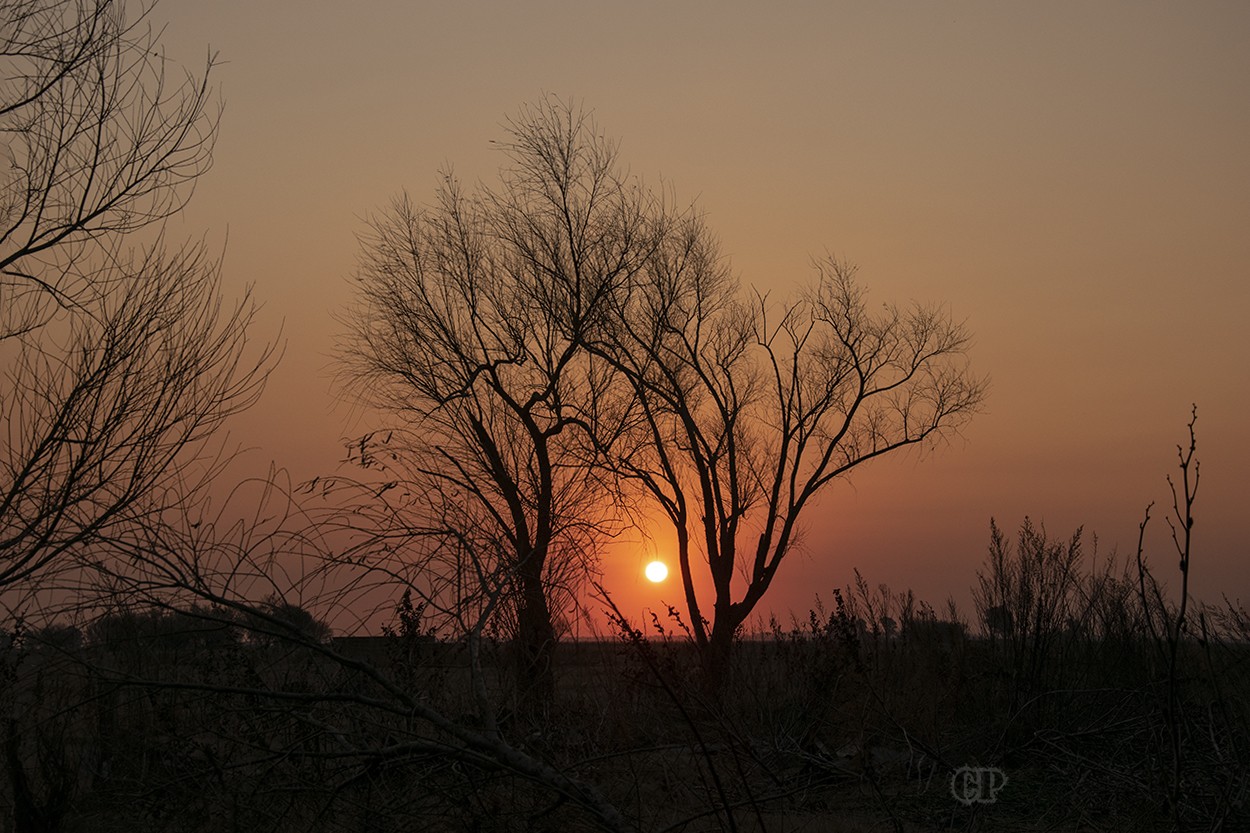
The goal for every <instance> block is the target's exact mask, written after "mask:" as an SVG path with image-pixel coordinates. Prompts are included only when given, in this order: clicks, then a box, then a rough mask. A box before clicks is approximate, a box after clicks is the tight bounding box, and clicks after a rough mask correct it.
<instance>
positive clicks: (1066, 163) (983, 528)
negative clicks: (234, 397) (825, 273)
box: [156, 0, 1250, 616]
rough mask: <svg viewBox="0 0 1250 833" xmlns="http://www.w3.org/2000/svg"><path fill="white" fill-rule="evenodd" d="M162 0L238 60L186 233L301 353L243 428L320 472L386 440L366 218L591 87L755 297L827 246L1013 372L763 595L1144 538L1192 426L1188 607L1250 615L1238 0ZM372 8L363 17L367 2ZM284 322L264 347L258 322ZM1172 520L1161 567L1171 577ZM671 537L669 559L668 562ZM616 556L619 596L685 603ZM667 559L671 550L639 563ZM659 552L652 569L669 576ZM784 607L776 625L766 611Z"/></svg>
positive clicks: (1246, 168) (611, 124)
mask: <svg viewBox="0 0 1250 833" xmlns="http://www.w3.org/2000/svg"><path fill="white" fill-rule="evenodd" d="M356 9H357V10H349V8H348V4H345V3H340V2H328V0H323V2H294V1H293V0H292V2H265V3H254V2H250V0H214V2H212V3H203V2H200V1H199V0H163V2H162V3H161V5H160V6H159V7H158V9H157V11H156V17H157V20H158V21H162V22H164V21H167V22H168V28H167V30H166V36H165V43H166V45H167V47H168V49H169V52H170V55H171V57H174V58H176V59H177V60H179V61H181V62H183V63H186V64H189V65H193V66H194V65H196V64H197V63H198V61H199V60H200V58H201V56H202V55H203V54H204V53H205V51H206V50H207V49H208V48H209V47H211V48H212V49H214V50H218V51H219V52H220V56H221V58H222V59H223V60H224V61H225V63H224V64H223V65H222V66H221V67H219V68H218V70H217V71H216V80H217V83H218V85H219V88H220V90H221V93H222V96H223V98H224V100H225V102H226V111H225V119H224V123H223V127H222V132H221V137H220V140H219V143H218V145H217V153H216V164H215V167H214V169H213V170H212V171H211V172H210V173H209V174H208V175H207V176H205V177H204V178H203V180H202V181H201V182H200V185H199V188H198V191H197V193H196V196H195V199H194V201H193V203H192V206H191V208H190V209H189V210H188V211H187V212H186V213H185V215H184V216H183V217H182V218H180V219H178V220H177V221H175V224H174V231H176V232H180V233H181V232H185V234H186V235H188V236H194V237H200V236H203V235H205V234H207V239H208V240H209V241H210V243H212V244H214V245H219V246H224V248H225V250H226V261H225V267H226V275H227V281H228V285H229V286H231V287H233V288H237V287H240V286H242V285H243V284H245V283H249V282H251V283H254V284H255V286H256V294H257V296H258V297H259V298H260V299H261V300H262V301H263V302H264V303H265V304H266V307H265V312H264V315H263V316H262V323H263V325H264V326H266V327H269V328H271V330H270V332H272V331H276V330H277V328H278V326H279V325H280V324H282V323H283V322H285V324H284V326H285V337H286V339H287V350H286V358H285V360H284V362H283V364H282V366H281V367H280V369H279V370H278V371H277V372H276V374H275V375H274V378H273V380H272V383H271V385H270V388H269V390H268V392H267V394H266V397H265V399H264V400H263V401H262V402H261V404H260V405H259V406H258V407H257V408H256V409H255V410H254V411H253V412H251V413H250V414H248V415H247V416H246V417H245V418H243V419H241V420H240V421H239V422H238V423H237V424H236V428H235V434H234V437H235V439H237V440H239V441H241V442H244V443H245V444H247V445H249V446H252V447H254V448H255V451H253V452H252V454H251V457H250V458H249V459H250V460H252V461H253V462H254V463H255V465H256V467H257V469H263V467H265V466H267V464H268V461H269V460H270V459H273V460H275V461H276V462H277V463H278V464H279V465H282V466H285V467H287V468H289V469H290V470H291V472H292V474H293V475H294V476H295V477H296V478H308V477H312V476H313V475H316V474H325V473H327V472H328V471H330V470H332V469H333V467H334V465H335V463H336V461H337V460H338V458H339V456H340V450H341V446H340V438H341V437H344V436H346V435H348V434H351V433H352V432H355V431H358V430H361V429H362V428H364V427H367V426H364V425H362V424H359V423H352V414H351V411H350V409H348V408H346V407H344V406H342V405H340V404H336V402H335V399H334V397H333V394H332V390H331V374H332V372H333V368H332V366H331V363H330V362H331V360H330V353H331V351H332V349H333V347H334V334H335V333H336V332H337V331H338V330H339V327H338V326H337V325H336V324H335V323H334V321H333V316H334V315H335V313H336V312H337V311H339V310H340V309H342V308H343V306H344V305H345V304H346V303H347V301H348V298H349V293H350V287H349V285H348V278H349V277H350V275H351V272H352V270H353V267H354V263H355V257H356V242H355V238H354V235H355V234H356V233H357V232H359V231H361V229H362V223H361V217H363V216H364V215H366V214H368V213H370V212H372V211H374V210H376V209H378V208H380V207H382V206H384V205H385V204H386V203H387V202H388V201H389V200H390V198H391V197H392V196H394V195H395V194H396V193H397V192H398V191H399V190H400V189H401V188H406V189H408V190H409V191H410V192H411V193H412V194H413V195H414V197H416V198H418V199H420V198H423V197H425V196H427V195H431V194H432V193H433V186H434V183H435V175H436V172H437V170H438V169H439V167H440V166H442V165H444V164H445V163H452V164H454V166H455V168H456V170H457V172H458V173H459V174H460V175H461V176H462V178H464V179H466V180H470V181H471V180H473V179H476V178H479V177H481V178H489V177H490V176H492V175H493V172H494V171H495V169H496V167H497V165H498V162H499V160H498V158H497V156H496V155H495V152H494V151H492V149H491V146H490V143H489V142H490V140H491V139H493V138H497V137H498V136H499V135H500V133H501V131H500V129H499V126H498V125H499V123H500V122H501V121H502V120H503V118H504V116H505V115H506V114H507V113H509V112H511V111H513V110H514V109H515V108H516V107H517V106H518V105H520V104H521V103H523V102H525V101H528V100H532V99H535V98H536V97H538V96H539V95H540V94H542V93H543V92H552V93H556V94H559V95H561V96H575V97H578V98H580V99H582V100H584V102H585V104H586V105H587V106H588V107H590V108H593V109H594V110H595V112H596V115H597V118H598V121H599V123H600V125H601V127H602V128H603V129H604V131H605V132H606V133H608V134H609V135H612V136H615V137H616V138H618V139H619V140H620V141H621V151H622V156H623V158H624V160H625V161H626V162H627V163H629V165H630V166H631V168H632V170H633V171H634V172H635V173H638V174H642V175H643V176H644V177H646V178H647V179H648V180H650V181H652V182H659V181H660V180H661V179H663V180H664V181H665V182H668V183H671V185H672V186H673V187H674V188H675V189H676V192H677V194H678V196H679V197H681V198H684V199H695V198H697V199H698V201H699V203H700V205H701V206H702V207H703V209H704V210H705V211H706V212H707V214H708V218H709V223H710V225H711V226H712V227H713V228H714V229H716V230H717V231H718V232H719V234H720V235H721V238H722V241H723V243H724V248H725V250H726V252H727V253H729V255H730V256H731V257H732V258H733V263H734V267H735V269H736V271H737V272H738V273H739V275H740V276H741V278H742V280H743V282H744V283H751V284H755V285H757V286H759V287H776V288H779V289H784V288H786V287H788V286H792V285H793V284H794V283H795V282H798V281H803V280H806V279H807V278H808V276H809V275H810V270H809V267H808V264H809V261H810V258H811V256H813V255H820V254H822V253H824V252H825V251H826V250H828V251H832V252H834V253H836V254H838V255H839V256H842V257H845V258H847V259H849V260H852V261H854V262H856V263H858V264H859V265H860V278H861V279H862V280H863V281H864V282H865V283H866V284H867V285H868V286H869V287H870V291H871V293H872V296H871V297H874V298H879V299H881V300H887V299H889V300H898V301H905V300H909V299H912V298H917V299H921V300H936V301H942V302H944V303H946V304H948V305H949V307H950V308H951V310H952V311H953V312H954V313H955V315H956V316H957V317H960V318H966V319H967V321H968V323H969V326H970V328H971V330H972V331H973V332H974V333H975V334H976V343H975V346H974V350H973V353H972V357H973V361H974V365H975V367H976V368H977V369H978V370H979V371H981V372H985V373H988V374H989V375H990V376H991V378H992V389H991V394H990V399H989V405H988V411H987V412H986V413H985V414H983V415H981V416H980V417H979V418H977V419H976V420H974V422H973V424H972V426H971V427H970V429H969V430H968V431H967V432H966V435H965V438H964V439H963V440H960V441H956V442H955V443H954V444H953V445H951V446H950V447H948V448H945V449H942V450H940V451H939V452H938V453H936V454H933V455H930V456H929V457H928V458H927V459H925V460H923V461H921V462H917V460H916V459H915V458H914V457H907V458H903V459H900V460H894V461H885V462H881V463H879V464H877V465H875V466H873V467H871V468H869V469H866V470H864V471H863V472H862V473H861V474H859V475H858V476H857V477H856V478H855V479H854V481H853V483H851V484H839V485H835V486H834V487H833V488H831V489H830V490H829V491H828V493H827V494H826V498H825V501H824V502H823V504H822V505H821V506H820V507H819V511H818V512H816V513H812V516H811V517H810V518H809V532H808V535H807V551H806V553H800V554H795V555H794V556H792V558H791V560H790V562H789V563H788V564H787V566H786V567H785V568H783V571H782V573H781V575H780V576H779V578H778V580H777V582H776V583H775V585H774V587H773V590H772V591H771V597H770V600H771V607H772V608H773V609H774V610H776V611H778V612H780V613H782V615H783V616H784V615H785V612H786V611H788V610H790V609H795V610H797V611H799V612H800V613H801V612H803V611H805V610H806V609H807V607H808V605H809V604H810V603H811V601H812V599H813V597H814V595H815V594H816V593H817V592H820V593H821V595H822V596H824V597H825V598H826V599H827V598H828V595H829V592H828V591H829V590H830V589H831V588H832V587H835V586H842V585H845V584H846V583H847V582H848V581H850V580H851V570H852V568H853V567H859V568H860V570H861V571H862V572H863V573H864V575H865V577H866V578H867V579H868V580H869V581H870V582H873V583H877V582H888V583H889V584H891V585H892V586H894V587H896V588H906V587H911V588H913V589H914V590H915V591H916V592H917V593H918V594H919V595H920V596H921V597H922V598H925V599H929V600H931V601H933V602H935V603H940V602H941V601H942V600H943V599H944V598H945V597H946V596H947V595H948V594H953V595H955V596H956V597H957V598H958V599H960V600H961V601H963V600H964V599H966V593H967V588H968V586H969V585H970V584H971V583H972V582H973V581H974V576H975V570H976V568H977V567H978V566H979V565H980V563H981V560H982V558H983V555H984V551H985V546H986V543H987V540H988V526H989V518H990V517H991V516H994V517H996V518H998V520H999V522H1000V524H1001V525H1003V526H1005V527H1007V528H1009V529H1012V530H1014V529H1015V527H1017V526H1018V524H1019V522H1020V520H1021V518H1022V517H1023V516H1024V515H1025V514H1029V515H1031V516H1032V517H1033V518H1034V519H1035V520H1040V521H1043V522H1044V523H1045V524H1046V526H1047V528H1048V531H1049V532H1051V533H1052V535H1054V536H1057V537H1067V536H1068V535H1069V534H1070V533H1071V531H1072V529H1073V528H1074V527H1075V526H1077V525H1079V524H1084V525H1085V527H1086V530H1087V532H1096V533H1097V534H1098V536H1099V538H1100V539H1101V549H1102V550H1103V551H1104V552H1108V551H1110V550H1111V549H1112V548H1113V547H1118V548H1119V550H1120V552H1121V554H1127V553H1130V552H1131V551H1132V550H1133V548H1134V546H1135V542H1136V532H1137V524H1138V523H1139V521H1140V519H1141V515H1142V510H1143V509H1144V507H1145V505H1146V504H1147V503H1148V502H1149V501H1151V500H1156V501H1159V502H1160V503H1164V502H1166V501H1169V500H1170V498H1169V496H1168V492H1167V485H1166V483H1165V481H1164V475H1165V474H1167V473H1169V472H1171V471H1172V469H1173V467H1174V461H1175V446H1176V443H1178V442H1181V441H1182V440H1184V439H1185V433H1184V432H1185V423H1186V420H1187V418H1188V415H1189V408H1190V403H1192V402H1196V403H1197V404H1198V407H1199V422H1198V437H1199V456H1200V458H1201V460H1202V462H1203V472H1202V486H1201V491H1200V494H1199V500H1198V504H1197V509H1196V517H1197V527H1196V530H1195V534H1196V538H1195V540H1196V547H1197V549H1196V554H1195V556H1194V567H1193V577H1192V582H1193V587H1194V589H1195V590H1196V592H1197V593H1198V594H1199V595H1200V596H1206V597H1214V596H1218V594H1220V593H1227V594H1228V595H1230V596H1240V597H1242V598H1243V599H1246V600H1250V582H1248V576H1250V572H1248V571H1247V568H1246V557H1247V548H1246V545H1245V537H1246V534H1245V531H1244V529H1242V528H1241V526H1240V525H1239V524H1238V522H1237V518H1238V517H1239V515H1238V510H1239V509H1240V508H1242V507H1244V506H1245V503H1246V495H1247V494H1250V476H1248V475H1247V471H1248V470H1250V434H1248V432H1247V430H1246V422H1247V414H1250V372H1247V370H1246V362H1247V359H1250V335H1247V332H1248V330H1247V328H1246V326H1245V322H1244V319H1245V318H1246V316H1247V314H1248V313H1250V288H1248V281H1247V279H1248V278H1250V233H1247V223H1248V221H1250V152H1248V149H1250V50H1247V49H1245V43H1246V40H1247V37H1248V36H1250V4H1245V3H1239V2H1228V3H1192V4H1178V3H1168V4H1164V3H1157V4H1140V3H1106V2H1102V3H1086V2H1070V3H1030V4H1018V3H1013V4H1005V3H1000V2H980V3H941V4H938V3H932V4H919V3H916V4H912V3H888V4H886V3H873V4H867V3H841V2H832V3H831V2H812V3H788V4H785V5H784V6H783V8H782V9H781V10H777V9H765V8H764V4H756V3H724V2H721V3H715V4H712V3H693V2H691V3H676V4H671V3H660V2H654V3H617V4H587V3H579V2H567V3H526V4H511V3H489V4H488V3H459V2H422V3H413V2H406V0H404V1H401V0H392V1H391V2H371V3H369V4H361V5H359V6H357V7H356ZM359 9H365V10H366V11H360V10H359ZM265 334H266V333H262V334H261V335H265ZM1162 514H1163V513H1162V512H1161V511H1160V509H1159V507H1156V511H1155V515H1156V521H1155V531H1156V533H1157V534H1156V535H1155V536H1154V538H1153V539H1152V540H1151V542H1150V544H1151V548H1152V551H1153V553H1154V554H1155V555H1154V560H1155V562H1156V563H1157V564H1158V565H1160V572H1161V574H1162V575H1163V576H1165V577H1166V578H1168V579H1174V578H1175V568H1174V563H1175V560H1176V559H1175V557H1174V556H1173V555H1172V553H1171V552H1170V550H1167V549H1166V548H1165V547H1166V546H1167V545H1168V542H1167V541H1166V539H1165V537H1164V536H1163V535H1162V532H1164V531H1165V529H1166V528H1165V527H1164V526H1163V524H1162ZM660 546H661V549H662V543H661V545H660ZM644 549H645V548H644V547H620V548H619V551H618V553H617V554H616V556H615V557H614V559H613V560H612V562H611V563H609V564H607V565H605V576H606V580H607V582H608V584H609V586H610V587H614V588H616V589H617V590H618V592H619V593H620V594H622V598H623V599H624V600H625V602H626V607H627V609H640V608H641V606H642V605H644V604H652V603H653V602H654V603H656V604H658V599H659V598H660V597H662V598H663V599H664V600H667V601H672V602H677V601H678V600H679V598H680V593H679V592H678V590H677V586H676V583H675V580H674V579H673V578H670V580H669V582H668V583H667V584H665V585H661V587H662V588H663V589H662V590H661V591H659V594H658V595H657V592H656V591H655V590H654V589H652V588H651V587H649V586H647V585H646V583H645V581H644V580H643V579H642V578H641V569H642V566H643V564H644V552H643V550H644ZM647 554H649V553H647ZM663 554H664V553H663V552H660V555H663ZM766 606H767V604H766Z"/></svg>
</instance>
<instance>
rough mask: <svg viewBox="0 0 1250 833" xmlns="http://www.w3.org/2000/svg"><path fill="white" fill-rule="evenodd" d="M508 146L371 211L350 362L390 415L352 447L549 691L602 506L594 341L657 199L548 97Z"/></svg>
mask: <svg viewBox="0 0 1250 833" xmlns="http://www.w3.org/2000/svg"><path fill="white" fill-rule="evenodd" d="M500 147H501V148H502V150H503V151H504V153H505V155H506V158H507V164H506V166H505V167H504V168H503V170H502V171H501V174H500V184H499V186H498V188H496V189H493V190H491V189H485V188H483V189H481V190H479V191H478V192H477V193H474V194H467V193H465V191H464V190H462V188H461V186H460V185H459V183H458V182H457V181H456V180H455V179H454V178H453V177H452V176H451V175H450V174H445V175H444V177H443V180H442V183H441V185H440V187H439V189H438V191H437V193H436V201H435V203H434V204H433V205H431V206H428V207H417V206H415V205H414V204H413V203H412V202H411V201H410V200H409V199H408V198H407V197H403V198H401V199H399V200H398V201H396V202H395V204H394V205H393V206H392V207H391V208H390V210H389V211H387V212H385V213H384V214H383V215H382V216H380V217H378V218H376V219H374V220H373V221H372V223H371V231H370V233H369V234H368V235H366V236H365V237H364V238H363V239H362V247H363V256H362V262H361V268H360V273H359V292H360V303H359V305H358V306H357V307H356V308H355V309H354V310H353V311H352V312H351V313H350V314H349V317H348V322H349V325H350V327H351V331H352V336H351V343H350V346H349V348H348V349H347V351H346V355H345V372H346V373H347V374H349V376H350V378H351V383H350V384H351V386H352V388H353V389H354V391H355V393H356V395H357V396H358V397H359V398H360V399H361V400H362V401H364V402H365V403H367V404H369V405H372V406H375V407H377V408H380V409H381V410H382V411H383V412H384V413H387V414H388V415H389V416H390V417H391V418H392V419H394V420H395V422H394V423H393V430H388V431H386V432H385V433H384V432H381V431H379V432H374V433H372V434H370V435H368V436H367V437H366V438H365V439H363V440H362V441H361V442H360V443H359V444H358V446H357V447H356V451H355V455H354V456H355V458H356V460H357V462H359V463H361V464H362V465H364V466H366V467H371V468H376V469H379V470H382V471H384V472H385V473H384V475H383V480H385V481H387V482H385V483H383V484H382V486H381V487H380V488H379V489H378V491H377V495H376V496H377V498H379V499H384V500H386V501H389V502H390V503H389V505H388V507H387V510H386V511H385V512H383V513H381V514H382V515H384V516H385V518H386V522H387V523H388V524H391V525H392V526H391V529H392V530H393V529H394V526H393V524H394V522H395V521H396V519H399V530H400V531H399V534H400V536H401V537H402V536H404V535H405V534H407V542H406V543H402V544H397V546H402V547H403V548H404V550H405V553H406V557H408V558H411V559H414V560H417V561H419V562H420V563H422V564H423V565H425V566H426V568H427V569H429V570H432V571H435V572H437V571H440V570H441V571H443V572H444V573H446V574H448V581H447V582H446V584H447V585H451V586H454V587H455V589H456V592H455V595H456V596H457V598H458V599H460V600H461V603H462V604H463V603H465V602H466V601H467V599H466V596H465V586H466V585H467V586H468V587H469V588H470V590H469V593H470V594H472V593H473V592H474V591H473V589H472V588H477V592H478V594H479V595H478V598H479V602H480V603H481V604H494V601H493V600H494V599H495V598H496V597H498V596H499V594H500V593H502V596H501V598H502V599H503V601H504V604H502V605H500V606H499V608H498V612H499V615H500V616H502V617H503V619H504V621H510V623H511V625H512V626H513V628H514V634H515V637H516V640H515V641H516V645H517V648H518V655H519V660H520V671H521V677H522V679H525V680H532V681H534V682H535V683H536V687H537V690H538V691H540V692H541V691H545V690H548V689H549V688H550V684H551V657H552V652H553V650H554V647H555V643H556V638H557V633H556V630H555V627H554V626H553V611H552V608H553V606H556V605H559V606H567V605H568V604H570V601H571V592H570V591H571V590H572V589H573V588H574V587H575V585H576V582H577V581H578V580H579V576H580V575H582V574H583V571H584V570H585V568H586V567H587V566H588V565H590V564H592V563H593V556H594V552H595V547H596V542H597V533H599V532H602V531H604V530H605V528H606V527H607V526H608V525H609V524H610V521H611V512H610V509H611V495H610V494H609V493H608V492H606V491H605V490H604V488H603V484H602V483H601V481H600V479H599V477H598V475H597V470H596V469H594V468H593V467H592V465H591V463H592V462H593V461H592V459H591V456H590V454H589V452H588V450H587V449H588V448H589V447H590V444H589V443H588V442H587V439H586V436H587V431H588V429H590V428H591V426H594V425H596V424H597V423H598V421H599V409H600V407H601V403H602V402H603V400H604V399H605V398H607V397H609V396H610V390H609V383H610V381H611V376H610V374H609V373H608V372H606V371H607V368H606V366H605V365H604V364H603V363H602V362H601V361H599V360H598V359H597V358H596V357H595V356H594V355H593V354H592V353H590V352H589V351H587V350H586V349H585V344H586V342H587V339H588V337H589V334H590V333H592V332H594V331H595V330H596V329H599V328H601V327H602V326H603V322H604V320H605V319H606V317H607V316H609V315H610V314H611V312H612V310H613V309H614V304H615V301H614V300H613V299H614V298H615V296H616V295H617V294H618V293H619V292H621V291H622V290H623V289H624V288H625V287H627V286H628V285H629V283H630V282H632V281H633V276H634V275H635V273H636V272H637V271H638V270H640V269H641V268H643V266H644V265H645V264H646V263H647V260H648V258H649V256H650V255H651V253H652V251H653V250H654V248H655V245H656V244H655V238H656V216H657V213H658V211H659V203H658V201H657V200H656V199H654V198H653V197H652V196H650V195H649V194H648V192H646V191H645V190H644V189H642V188H641V187H640V186H639V185H638V184H637V183H636V182H633V181H631V180H630V179H629V178H628V177H627V176H626V175H625V173H624V172H623V171H622V170H621V169H620V167H619V165H618V163H617V156H616V148H615V147H614V146H613V145H612V144H611V143H609V142H607V141H606V140H605V139H603V138H602V136H600V135H599V134H598V132H597V130H596V128H595V126H594V124H593V122H591V121H590V120H589V119H588V118H587V117H586V116H585V114H583V113H582V112H580V111H578V110H577V109H575V108H574V107H573V106H571V105H566V104H564V103H561V102H559V101H556V100H554V99H549V100H544V101H542V102H540V103H539V104H537V105H534V106H532V107H527V108H524V109H522V110H521V111H520V112H519V113H518V115H517V116H515V117H514V118H513V119H511V120H510V121H509V122H508V123H507V138H506V139H505V140H504V141H503V142H502V143H501V144H500ZM501 567H502V569H500V568H501ZM482 600H490V601H482ZM469 618H470V619H473V618H474V617H469Z"/></svg>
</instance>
